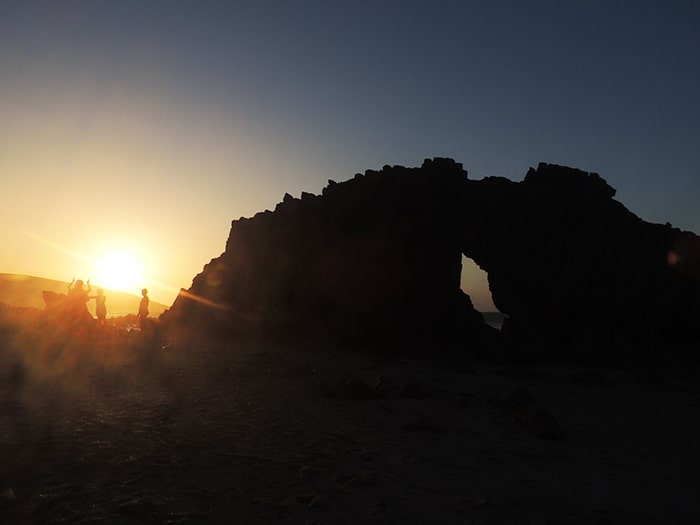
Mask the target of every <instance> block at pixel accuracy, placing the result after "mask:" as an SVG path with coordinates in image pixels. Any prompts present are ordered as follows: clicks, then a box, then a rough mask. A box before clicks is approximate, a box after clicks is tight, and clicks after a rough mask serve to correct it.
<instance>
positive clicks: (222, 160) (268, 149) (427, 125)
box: [0, 0, 700, 309]
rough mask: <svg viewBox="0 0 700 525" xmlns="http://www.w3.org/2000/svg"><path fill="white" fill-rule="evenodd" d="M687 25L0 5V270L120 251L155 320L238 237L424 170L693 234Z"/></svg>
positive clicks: (584, 7) (597, 15) (360, 9)
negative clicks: (292, 199)
mask: <svg viewBox="0 0 700 525" xmlns="http://www.w3.org/2000/svg"><path fill="white" fill-rule="evenodd" d="M698 27H700V3H699V2H692V1H673V0H671V1H655V2H652V1H638V2H623V1H619V0H605V1H595V0H591V1H567V0H558V1H554V0H553V1H537V0H534V1H530V2H520V1H499V0H494V1H489V2H471V1H466V0H462V1H441V0H431V1H410V0H406V1H382V0H375V1H371V2H369V1H362V0H352V1H333V0H330V1H329V0H326V1H298V2H284V1H279V2H273V1H264V0H262V1H259V2H236V1H227V2H215V1H201V2H199V1H177V0H174V1H130V0H126V1H124V0H121V1H119V2H111V1H92V2H88V1H62V2H51V1H45V2H32V1H18V2H15V1H2V2H1V3H0V181H1V182H0V188H1V190H2V191H1V198H2V206H0V243H1V244H2V247H3V248H2V251H1V252H0V272H7V273H23V274H29V275H37V276H42V277H48V278H53V279H61V280H70V278H71V277H72V276H76V277H78V278H83V279H86V278H88V277H91V276H92V277H93V281H94V276H95V272H96V268H95V261H97V260H99V259H100V258H101V257H103V256H104V254H105V253H108V252H113V251H120V252H130V253H132V254H137V256H138V258H139V259H140V260H141V263H142V265H143V275H142V279H141V280H142V281H143V286H148V288H149V289H150V291H151V297H152V298H153V299H154V300H157V301H161V302H164V303H167V304H169V303H171V302H172V300H173V299H174V297H175V295H176V293H177V291H178V290H179V288H181V287H184V288H188V287H189V286H190V284H191V280H192V278H193V277H194V276H195V275H196V274H197V273H199V272H200V271H201V270H202V267H203V266H204V264H206V263H207V262H209V260H210V259H211V258H213V257H217V256H218V255H220V254H221V252H222V251H223V249H224V245H225V242H226V238H227V236H228V232H229V228H230V222H231V220H232V219H237V218H239V217H241V216H252V215H254V214H255V213H256V212H258V211H263V210H265V209H273V208H274V206H275V204H276V203H277V202H279V201H280V200H281V199H282V197H283V195H284V193H285V192H288V193H290V194H292V195H295V196H299V194H300V193H301V192H302V191H308V192H311V193H320V191H321V189H322V188H323V186H325V185H326V183H327V179H329V178H330V179H334V180H338V181H340V180H345V179H349V178H351V177H352V176H353V175H354V174H355V173H356V172H363V171H364V170H366V169H369V168H371V169H379V168H381V167H382V166H383V165H385V164H392V165H393V164H400V165H404V166H418V165H420V164H421V163H422V161H423V159H424V158H428V157H435V156H447V157H453V158H455V159H456V160H457V161H459V162H462V163H463V164H464V167H465V169H467V170H468V171H469V174H470V177H471V178H474V179H479V178H482V177H484V176H488V175H499V176H505V177H508V178H511V179H513V180H521V179H522V177H523V176H524V174H525V173H526V172H527V169H528V167H530V166H536V165H537V163H538V162H541V161H542V162H551V163H557V164H564V165H569V166H574V167H577V168H580V169H583V170H586V171H595V172H598V173H600V175H601V176H602V177H603V178H605V179H606V180H607V181H608V182H609V183H610V184H611V185H612V186H613V187H614V188H616V189H617V197H616V198H617V199H618V200H620V201H621V202H622V203H623V204H624V205H625V206H626V207H627V208H628V209H630V210H631V211H632V212H634V213H636V214H637V215H639V216H640V217H641V218H643V219H645V220H647V221H650V222H661V223H663V222H667V221H668V222H671V223H672V224H673V225H674V226H677V227H679V228H681V229H684V230H692V231H695V232H700V213H699V212H698V202H700V102H699V100H698V94H699V93H700V33H699V32H698ZM465 279H466V280H467V281H469V279H470V277H469V276H466V277H465ZM98 284H99V283H98ZM132 284H133V285H132V286H131V288H130V289H129V290H127V291H131V292H132V293H136V294H138V291H139V290H140V288H141V283H138V286H137V285H136V283H132ZM474 286H475V287H476V288H474V289H472V288H470V286H469V283H466V284H465V287H466V289H467V291H469V292H470V293H471V294H472V297H473V299H474V301H475V303H476V304H477V307H479V306H480V305H481V307H482V309H488V308H487V307H484V306H483V305H484V304H486V303H487V302H488V290H484V288H483V283H482V284H475V285H474Z"/></svg>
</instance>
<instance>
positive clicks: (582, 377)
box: [571, 370, 613, 386]
mask: <svg viewBox="0 0 700 525" xmlns="http://www.w3.org/2000/svg"><path fill="white" fill-rule="evenodd" d="M571 379H573V380H574V382H576V383H578V384H580V385H600V386H610V385H612V384H613V383H612V381H610V379H608V378H607V377H606V376H605V375H604V374H602V373H601V372H599V371H597V370H581V371H579V372H576V373H575V374H573V375H572V376H571Z"/></svg>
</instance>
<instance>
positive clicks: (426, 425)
mask: <svg viewBox="0 0 700 525" xmlns="http://www.w3.org/2000/svg"><path fill="white" fill-rule="evenodd" d="M401 430H403V431H404V432H434V433H437V434H442V433H443V432H447V427H445V425H443V424H442V423H439V422H438V421H436V420H435V419H433V418H431V417H428V416H419V417H417V418H416V419H412V420H411V421H409V422H407V423H405V424H403V425H401Z"/></svg>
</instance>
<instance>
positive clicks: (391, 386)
mask: <svg viewBox="0 0 700 525" xmlns="http://www.w3.org/2000/svg"><path fill="white" fill-rule="evenodd" d="M370 386H371V388H372V390H374V391H375V392H377V393H378V394H380V395H381V396H390V395H392V394H395V393H396V392H398V391H399V390H400V388H399V385H397V384H396V383H394V382H393V381H392V380H391V379H389V378H388V377H385V376H378V377H377V378H376V379H375V380H374V381H372V384H371V385H370Z"/></svg>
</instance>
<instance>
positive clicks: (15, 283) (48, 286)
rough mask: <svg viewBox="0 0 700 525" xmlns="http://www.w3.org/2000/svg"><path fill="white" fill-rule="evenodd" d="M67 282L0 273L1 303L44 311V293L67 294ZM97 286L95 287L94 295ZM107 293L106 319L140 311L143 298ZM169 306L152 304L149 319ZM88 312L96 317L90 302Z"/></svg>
mask: <svg viewBox="0 0 700 525" xmlns="http://www.w3.org/2000/svg"><path fill="white" fill-rule="evenodd" d="M67 288H68V282H65V281H55V280H53V279H44V278H43V277H33V276H30V275H17V274H11V273H0V302H2V303H5V304H8V305H10V306H14V307H32V308H39V309H41V310H43V309H44V307H45V304H44V299H43V297H42V295H41V292H42V291H44V290H50V291H52V292H57V293H66V291H67ZM97 288H98V286H96V285H93V287H92V292H91V295H93V294H94V293H95V292H96V290H97ZM99 288H102V290H104V293H105V295H106V296H107V317H119V316H122V315H127V314H135V313H136V312H138V310H139V302H140V301H141V297H140V296H137V295H133V294H129V293H124V292H117V291H114V290H108V289H107V288H103V287H101V286H100V287H99ZM167 308H168V306H166V305H164V304H161V303H157V302H155V301H153V300H151V302H150V303H149V308H148V310H149V315H150V316H152V317H158V316H159V315H160V314H162V313H163V312H164V311H165V310H166V309H167ZM88 310H89V311H90V313H91V314H92V315H93V316H95V301H89V302H88Z"/></svg>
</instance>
